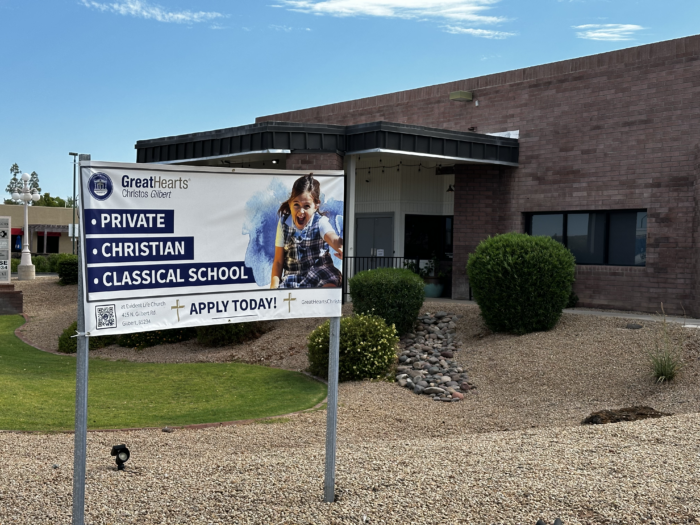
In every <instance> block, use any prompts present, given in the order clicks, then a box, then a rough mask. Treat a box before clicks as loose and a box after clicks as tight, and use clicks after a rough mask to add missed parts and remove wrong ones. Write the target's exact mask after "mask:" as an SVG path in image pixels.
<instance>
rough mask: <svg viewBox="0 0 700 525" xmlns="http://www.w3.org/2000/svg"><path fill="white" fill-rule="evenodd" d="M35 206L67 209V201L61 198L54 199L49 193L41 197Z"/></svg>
mask: <svg viewBox="0 0 700 525" xmlns="http://www.w3.org/2000/svg"><path fill="white" fill-rule="evenodd" d="M34 206H48V207H50V208H65V207H66V201H64V200H63V199H62V198H61V197H52V196H51V194H50V193H49V192H48V191H47V192H46V193H44V194H43V195H42V196H41V197H39V200H38V201H36V202H35V203H34Z"/></svg>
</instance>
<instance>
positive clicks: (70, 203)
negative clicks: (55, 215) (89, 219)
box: [66, 196, 73, 208]
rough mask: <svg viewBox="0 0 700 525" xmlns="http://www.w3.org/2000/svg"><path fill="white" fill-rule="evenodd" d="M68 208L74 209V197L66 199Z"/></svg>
mask: <svg viewBox="0 0 700 525" xmlns="http://www.w3.org/2000/svg"><path fill="white" fill-rule="evenodd" d="M66 207H68V208H72V207H73V197H72V196H68V197H66Z"/></svg>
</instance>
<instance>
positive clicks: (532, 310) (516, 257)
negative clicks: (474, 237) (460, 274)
mask: <svg viewBox="0 0 700 525" xmlns="http://www.w3.org/2000/svg"><path fill="white" fill-rule="evenodd" d="M574 270H575V261H574V256H573V255H572V254H571V252H570V251H569V250H567V249H566V248H565V247H564V245H562V244H561V243H558V242H557V241H555V240H554V239H552V238H551V237H539V236H538V237H530V236H529V235H526V234H523V233H506V234H504V235H497V236H495V237H492V238H489V239H486V240H485V241H483V242H481V243H480V244H479V246H477V247H476V250H475V252H474V253H473V254H472V255H471V256H470V257H469V262H468V263H467V273H468V274H469V284H470V285H471V288H472V292H473V295H474V299H475V300H476V302H477V304H478V305H479V308H480V309H481V316H482V318H483V319H484V323H485V324H486V326H487V327H488V328H489V329H490V330H492V331H494V332H510V333H514V334H527V333H530V332H535V331H539V330H551V329H552V328H554V326H555V325H556V324H557V322H558V321H559V318H560V317H561V312H562V310H563V309H564V307H565V306H566V304H567V302H568V300H569V293H570V291H571V285H572V284H573V282H574Z"/></svg>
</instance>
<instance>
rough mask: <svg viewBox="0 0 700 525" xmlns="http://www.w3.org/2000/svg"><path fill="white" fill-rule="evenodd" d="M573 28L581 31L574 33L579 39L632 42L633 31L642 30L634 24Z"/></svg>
mask: <svg viewBox="0 0 700 525" xmlns="http://www.w3.org/2000/svg"><path fill="white" fill-rule="evenodd" d="M573 28H574V29H581V30H582V31H578V32H577V33H576V36H577V37H579V38H585V39H587V40H605V41H616V40H632V39H633V37H634V33H635V31H639V30H640V29H644V28H643V27H642V26H638V25H634V24H586V25H582V26H573Z"/></svg>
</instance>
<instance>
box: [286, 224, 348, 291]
mask: <svg viewBox="0 0 700 525" xmlns="http://www.w3.org/2000/svg"><path fill="white" fill-rule="evenodd" d="M287 217H288V215H285V216H284V217H282V221H281V222H282V233H283V234H284V265H283V266H282V268H283V270H284V273H283V274H282V281H281V282H280V286H279V287H280V288H318V287H320V286H324V285H326V284H332V285H335V286H340V285H341V282H342V274H341V273H340V271H339V270H338V269H337V268H336V267H335V266H334V265H333V259H331V255H330V253H329V251H328V250H329V247H328V244H326V241H324V240H323V238H322V237H321V230H320V229H319V227H318V221H319V220H321V215H320V214H319V213H314V216H313V218H312V219H311V222H310V223H309V224H307V225H306V227H305V228H304V229H303V230H298V229H297V228H296V226H294V225H293V224H292V225H291V226H290V225H288V224H287Z"/></svg>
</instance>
